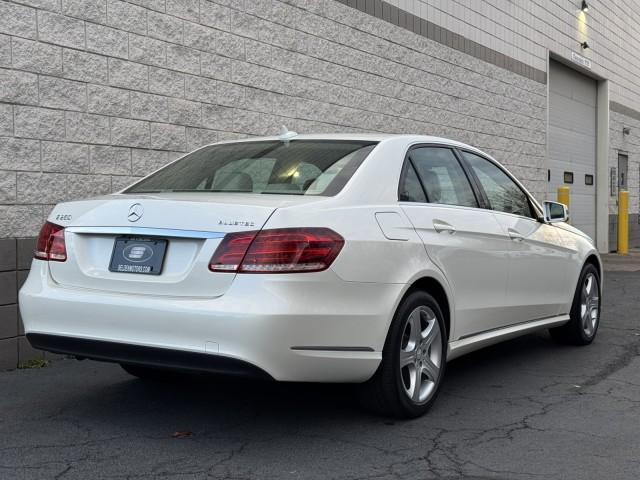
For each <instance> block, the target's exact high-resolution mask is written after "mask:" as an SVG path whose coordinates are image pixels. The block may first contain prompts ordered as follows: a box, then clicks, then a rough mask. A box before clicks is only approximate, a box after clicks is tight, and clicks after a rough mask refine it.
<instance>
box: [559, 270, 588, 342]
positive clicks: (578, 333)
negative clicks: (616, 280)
mask: <svg viewBox="0 0 640 480" xmlns="http://www.w3.org/2000/svg"><path fill="white" fill-rule="evenodd" d="M570 317H571V320H569V322H568V323H566V324H565V325H562V326H561V327H556V328H552V329H550V330H549V332H550V333H551V336H552V337H553V338H554V339H555V340H557V341H559V342H562V343H570V344H573V345H588V344H590V343H591V342H593V339H594V338H595V337H596V333H597V332H598V325H599V324H600V275H599V274H598V270H597V269H596V268H595V267H594V266H593V265H591V264H587V265H585V266H584V268H583V269H582V272H581V274H580V279H579V280H578V286H577V287H576V292H575V294H574V297H573V305H572V306H571V313H570Z"/></svg>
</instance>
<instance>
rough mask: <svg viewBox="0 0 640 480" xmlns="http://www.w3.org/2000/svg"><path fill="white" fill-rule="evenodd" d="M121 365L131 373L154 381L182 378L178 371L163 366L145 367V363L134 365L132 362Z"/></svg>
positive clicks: (142, 378)
mask: <svg viewBox="0 0 640 480" xmlns="http://www.w3.org/2000/svg"><path fill="white" fill-rule="evenodd" d="M120 366H121V367H122V369H123V370H124V371H125V372H127V373H128V374H129V375H133V376H134V377H138V378H139V379H141V380H148V381H152V382H172V381H176V380H178V379H179V378H180V375H179V374H178V373H177V372H174V371H172V370H166V369H163V368H155V367H145V366H143V365H132V364H130V363H121V364H120Z"/></svg>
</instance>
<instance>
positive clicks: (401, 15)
mask: <svg viewBox="0 0 640 480" xmlns="http://www.w3.org/2000/svg"><path fill="white" fill-rule="evenodd" d="M337 1H339V2H340V3H343V4H345V5H348V6H350V7H353V8H356V9H358V10H360V11H361V12H365V13H368V14H369V15H373V16H374V17H377V18H379V19H382V20H384V21H385V22H389V23H392V24H393V25H397V26H399V27H401V28H406V29H407V30H409V31H411V32H413V33H416V34H417V35H422V36H423V37H426V38H428V39H430V40H433V41H435V42H439V43H441V44H443V45H446V46H447V47H449V48H454V49H456V50H458V51H460V52H464V53H466V54H467V55H472V56H474V57H476V58H479V59H480V60H483V61H485V62H489V63H492V64H493V65H496V66H498V67H500V68H506V69H507V70H510V71H512V72H514V73H517V74H518V75H523V76H525V77H527V78H530V79H532V80H535V81H536V82H540V83H546V82H547V72H545V71H543V70H539V69H537V68H534V67H532V66H531V65H527V64H526V63H523V62H521V61H519V60H517V59H515V58H512V57H510V56H508V55H505V54H503V53H501V52H498V51H497V50H494V49H492V48H489V47H487V46H485V45H481V44H480V43H477V42H474V41H473V40H471V39H470V38H467V37H465V36H463V35H460V34H458V33H456V32H453V31H451V30H449V29H447V28H444V27H443V26H441V25H436V24H435V23H433V22H431V21H429V20H427V19H425V18H421V17H419V16H417V15H414V14H413V13H410V12H408V11H406V10H403V9H401V8H398V7H396V6H395V5H392V4H390V3H387V2H385V1H383V0H337Z"/></svg>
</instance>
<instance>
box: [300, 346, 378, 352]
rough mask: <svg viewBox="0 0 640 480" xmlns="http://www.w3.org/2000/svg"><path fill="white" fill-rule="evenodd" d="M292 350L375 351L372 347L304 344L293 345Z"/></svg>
mask: <svg viewBox="0 0 640 480" xmlns="http://www.w3.org/2000/svg"><path fill="white" fill-rule="evenodd" d="M291 350H309V351H314V352H318V351H320V352H373V351H375V350H374V349H373V348H371V347H323V346H310V347H307V346H302V347H291Z"/></svg>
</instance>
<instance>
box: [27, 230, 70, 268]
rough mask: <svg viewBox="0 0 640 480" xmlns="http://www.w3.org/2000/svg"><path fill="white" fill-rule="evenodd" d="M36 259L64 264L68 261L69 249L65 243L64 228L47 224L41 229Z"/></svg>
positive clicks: (35, 254)
mask: <svg viewBox="0 0 640 480" xmlns="http://www.w3.org/2000/svg"><path fill="white" fill-rule="evenodd" d="M33 256H34V258H37V259H39V260H50V261H53V262H64V261H65V260H66V259H67V248H66V246H65V243H64V227H61V226H60V225H56V224H54V223H51V222H46V223H45V224H44V225H43V226H42V228H41V229H40V234H39V235H38V242H37V243H36V250H35V252H34V254H33Z"/></svg>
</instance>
